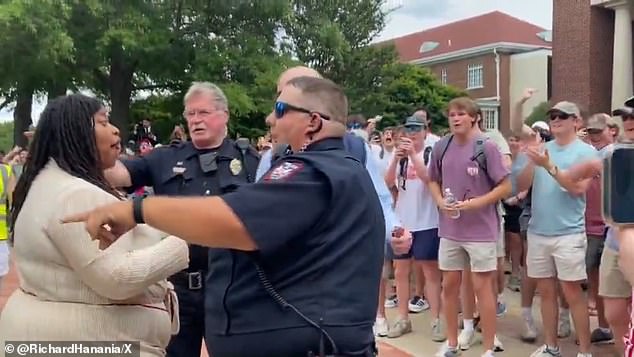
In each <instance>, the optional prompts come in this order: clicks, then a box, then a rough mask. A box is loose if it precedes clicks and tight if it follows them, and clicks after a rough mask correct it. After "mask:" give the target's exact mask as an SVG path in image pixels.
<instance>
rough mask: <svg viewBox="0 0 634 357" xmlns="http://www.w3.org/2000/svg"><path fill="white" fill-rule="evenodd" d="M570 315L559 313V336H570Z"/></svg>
mask: <svg viewBox="0 0 634 357" xmlns="http://www.w3.org/2000/svg"><path fill="white" fill-rule="evenodd" d="M570 334H571V331H570V316H565V315H561V314H559V327H558V328H557V337H559V338H567V337H570Z"/></svg>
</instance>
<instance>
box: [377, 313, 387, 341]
mask: <svg viewBox="0 0 634 357" xmlns="http://www.w3.org/2000/svg"><path fill="white" fill-rule="evenodd" d="M373 330H374V336H376V337H386V336H387V332H388V330H389V328H388V326H387V320H386V319H385V318H384V317H377V318H376V321H374V328H373Z"/></svg>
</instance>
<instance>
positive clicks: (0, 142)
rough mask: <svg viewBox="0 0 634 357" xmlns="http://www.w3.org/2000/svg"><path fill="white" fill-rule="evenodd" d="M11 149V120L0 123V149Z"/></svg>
mask: <svg viewBox="0 0 634 357" xmlns="http://www.w3.org/2000/svg"><path fill="white" fill-rule="evenodd" d="M11 149H13V122H8V123H0V150H2V151H4V152H5V153H8V152H9V151H11Z"/></svg>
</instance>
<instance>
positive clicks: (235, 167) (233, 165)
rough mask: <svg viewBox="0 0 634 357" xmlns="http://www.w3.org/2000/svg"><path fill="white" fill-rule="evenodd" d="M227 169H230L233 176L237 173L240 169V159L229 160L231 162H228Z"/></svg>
mask: <svg viewBox="0 0 634 357" xmlns="http://www.w3.org/2000/svg"><path fill="white" fill-rule="evenodd" d="M229 170H231V173H232V174H233V176H236V175H237V174H239V173H240V171H242V163H241V162H240V160H238V159H233V160H231V162H230V163H229Z"/></svg>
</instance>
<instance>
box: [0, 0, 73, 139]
mask: <svg viewBox="0 0 634 357" xmlns="http://www.w3.org/2000/svg"><path fill="white" fill-rule="evenodd" d="M69 16H70V6H69V5H68V4H67V3H66V2H63V1H55V0H41V1H26V0H8V1H0V33H1V34H2V35H1V36H0V48H1V49H2V50H1V51H0V96H2V97H4V98H5V102H4V103H3V102H0V108H1V107H3V106H5V105H9V104H10V103H13V102H15V107H14V120H15V122H16V125H15V133H14V135H13V138H14V140H15V142H16V143H18V144H20V145H21V146H25V145H26V144H27V143H26V138H25V137H24V136H23V135H22V132H24V131H25V130H26V129H27V128H28V127H29V125H30V124H31V122H32V120H31V106H32V98H33V95H34V94H36V93H41V92H43V91H48V90H50V88H51V87H52V86H53V83H56V82H59V81H66V80H67V79H68V77H69V76H70V73H69V71H68V70H67V69H68V65H69V64H71V63H72V62H73V60H74V53H75V47H74V43H73V40H72V38H71V37H70V36H69V35H68V33H67V31H66V22H67V19H68V18H69Z"/></svg>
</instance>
